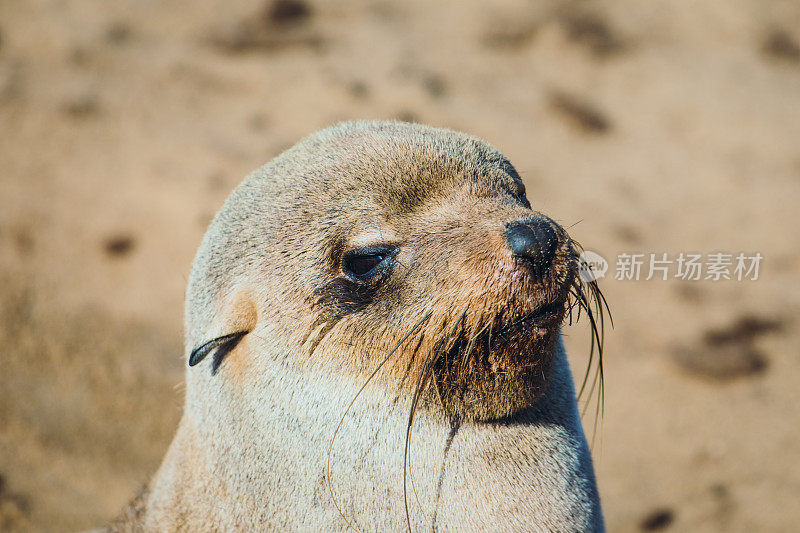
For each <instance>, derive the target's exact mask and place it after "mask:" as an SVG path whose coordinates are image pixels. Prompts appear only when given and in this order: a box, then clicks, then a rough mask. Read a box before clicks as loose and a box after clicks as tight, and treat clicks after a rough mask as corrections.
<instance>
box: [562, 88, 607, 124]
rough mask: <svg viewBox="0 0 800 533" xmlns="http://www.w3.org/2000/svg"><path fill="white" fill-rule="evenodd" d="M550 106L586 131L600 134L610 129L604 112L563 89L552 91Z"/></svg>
mask: <svg viewBox="0 0 800 533" xmlns="http://www.w3.org/2000/svg"><path fill="white" fill-rule="evenodd" d="M550 107H551V109H553V110H554V111H556V112H557V113H558V114H559V115H561V116H562V117H564V118H565V119H567V120H568V121H569V122H570V123H571V124H573V125H574V126H576V127H577V128H579V129H580V130H581V131H584V132H586V133H592V134H602V133H606V132H608V131H609V130H610V129H611V123H610V121H609V120H608V118H607V117H606V115H605V113H603V112H602V111H600V110H599V109H597V108H596V107H595V106H594V105H592V104H590V103H589V102H587V101H586V100H583V99H581V98H578V97H576V96H573V95H570V94H567V93H565V92H563V91H554V92H553V93H552V94H551V95H550Z"/></svg>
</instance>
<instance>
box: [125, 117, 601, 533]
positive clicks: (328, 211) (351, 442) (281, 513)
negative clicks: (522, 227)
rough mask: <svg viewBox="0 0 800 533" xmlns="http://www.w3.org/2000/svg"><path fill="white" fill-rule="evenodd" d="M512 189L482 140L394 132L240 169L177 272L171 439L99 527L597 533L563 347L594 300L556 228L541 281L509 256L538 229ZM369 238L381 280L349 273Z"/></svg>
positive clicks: (321, 144)
mask: <svg viewBox="0 0 800 533" xmlns="http://www.w3.org/2000/svg"><path fill="white" fill-rule="evenodd" d="M524 192H525V189H524V186H523V184H522V180H521V179H520V177H519V175H518V174H517V172H516V170H515V169H514V167H513V166H512V165H511V163H510V162H509V161H508V160H507V159H506V158H505V157H504V156H503V155H502V154H501V153H500V152H498V151H497V150H495V149H494V148H492V147H491V146H489V145H488V144H487V143H485V142H484V141H481V140H479V139H477V138H475V137H471V136H468V135H465V134H462V133H457V132H453V131H449V130H442V129H436V128H430V127H426V126H422V125H412V124H405V123H399V122H356V123H344V124H340V125H337V126H334V127H333V128H329V129H327V130H323V131H321V132H318V133H316V134H314V135H312V136H310V137H308V138H306V139H304V140H303V141H301V142H300V143H298V144H297V145H296V146H294V147H293V148H290V149H289V150H287V151H286V152H284V153H283V154H281V155H280V156H278V157H277V158H276V159H274V160H273V161H272V162H270V163H268V164H267V165H265V166H264V167H262V168H261V169H259V170H257V171H255V172H254V173H252V174H251V175H250V176H248V177H247V179H245V181H244V182H243V183H242V184H241V185H240V186H239V187H238V188H237V189H236V190H235V191H234V192H233V193H232V194H231V196H230V197H229V198H228V200H227V201H226V202H225V205H224V206H223V207H222V209H221V210H220V212H219V213H218V214H217V215H216V217H215V218H214V220H213V222H212V223H211V226H210V227H209V230H208V232H207V233H206V236H205V237H204V239H203V242H202V244H201V246H200V249H199V250H198V253H197V256H196V258H195V261H194V264H193V267H192V273H191V276H190V278H189V284H188V288H187V293H186V315H185V342H186V355H187V358H188V359H190V362H191V363H192V364H193V366H191V367H187V374H186V382H187V386H186V400H185V409H184V415H183V418H182V421H181V424H180V427H179V429H178V432H177V435H176V437H175V440H174V441H173V444H172V446H171V447H170V450H169V452H168V454H167V456H166V457H165V459H164V462H163V463H162V465H161V468H160V469H159V471H158V473H157V474H156V476H155V477H154V478H153V480H152V481H151V482H150V484H149V485H148V488H147V490H146V491H145V493H143V494H144V495H143V496H142V498H140V500H139V501H138V502H137V504H136V505H137V507H136V513H129V514H128V518H125V519H123V520H121V521H120V522H119V523H118V524H117V526H115V527H118V529H121V530H124V529H126V528H130V529H136V527H140V526H141V527H144V528H145V529H152V530H176V529H190V530H193V529H201V530H202V529H244V530H248V529H250V530H261V529H265V528H267V529H269V528H274V529H279V530H286V529H288V530H321V529H322V530H333V531H338V530H345V529H348V527H349V525H348V524H350V525H353V526H354V527H356V528H357V529H360V530H370V531H371V530H375V531H383V530H400V529H405V528H406V527H410V528H412V529H413V530H414V531H418V530H430V529H431V528H432V527H435V528H436V529H437V530H458V529H471V530H526V531H528V530H531V531H598V530H602V528H603V525H602V514H601V511H600V504H599V496H598V494H597V489H596V484H595V480H594V472H593V469H592V462H591V457H590V455H589V451H588V447H587V444H586V439H585V437H584V434H583V430H582V428H581V424H580V418H579V416H578V412H577V404H576V400H575V391H574V388H573V383H572V377H571V374H570V372H569V367H568V364H567V361H566V353H565V351H564V348H563V344H562V342H561V336H560V325H561V322H562V321H563V320H564V318H565V317H566V316H568V314H569V313H571V311H572V309H573V306H574V304H575V303H576V301H578V302H589V301H590V297H589V296H586V295H585V294H584V293H583V292H581V293H580V294H581V295H583V296H582V297H583V298H584V300H580V297H579V296H578V295H577V292H576V291H578V290H579V288H580V285H579V284H578V281H576V268H577V263H576V247H575V246H576V245H575V244H574V243H573V242H572V240H571V239H570V238H569V236H568V235H567V234H566V232H565V231H563V229H561V228H560V227H559V226H557V225H555V226H554V228H555V229H554V231H556V232H557V239H556V242H555V245H554V248H553V250H552V257H551V258H550V263H549V265H548V267H547V270H546V272H534V271H533V270H532V269H530V268H528V267H526V266H525V265H523V264H521V263H520V261H519V258H518V257H515V256H514V254H513V253H512V251H511V250H510V249H509V246H508V243H507V240H506V237H505V236H504V230H505V228H506V227H507V224H509V223H513V222H514V221H519V220H524V219H527V218H530V217H542V218H544V215H542V214H540V213H537V212H536V211H533V210H532V209H531V205H530V204H529V203H528V200H527V198H526V197H525V195H524ZM534 203H535V202H534ZM548 220H550V219H548ZM553 224H555V223H553ZM370 246H380V247H382V248H381V249H385V250H391V254H388V253H387V258H390V259H387V261H389V260H390V262H388V263H382V266H381V268H382V270H381V271H380V274H381V275H380V276H376V277H375V278H374V279H373V278H371V277H369V276H366V277H364V278H357V277H353V276H348V274H347V272H345V271H343V267H342V261H343V258H344V257H346V256H347V254H348V253H351V252H352V251H353V250H359V249H364V248H365V247H366V248H368V247H370ZM592 294H593V293H592ZM580 308H586V309H588V303H581V304H580ZM242 310H245V311H242ZM593 323H594V322H593ZM234 339H235V342H233V341H234ZM599 340H600V339H599V338H598V341H599ZM221 348H225V349H226V350H220V349H221ZM211 354H215V356H214V357H206V356H207V355H211ZM410 409H411V411H409V410H410ZM409 412H411V418H409ZM412 429H413V435H412ZM334 435H336V438H335V440H334V439H333V436H334ZM409 458H412V459H413V461H412V462H407V461H408V459H409ZM406 472H407V473H408V475H409V476H408V478H409V479H413V481H415V484H414V492H415V493H416V494H417V496H418V497H419V504H417V502H416V499H415V498H411V499H407V496H408V495H409V494H410V493H409V490H408V487H407V486H406V485H405V480H406ZM412 474H413V478H412V477H411V476H412ZM334 495H335V497H332V496H334ZM404 501H406V503H407V504H409V505H408V506H407V508H406V509H404V507H405V506H404V504H403V502H404ZM409 502H410V503H409ZM134 515H135V516H134ZM131 516H134V517H133V518H131Z"/></svg>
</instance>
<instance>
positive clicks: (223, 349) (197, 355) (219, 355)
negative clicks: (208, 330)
mask: <svg viewBox="0 0 800 533" xmlns="http://www.w3.org/2000/svg"><path fill="white" fill-rule="evenodd" d="M248 333H250V332H249V331H238V332H236V333H230V334H228V335H223V336H222V337H217V338H216V339H213V340H210V341H208V342H207V343H205V344H202V345H200V346H198V347H197V348H195V349H194V350H192V353H191V355H190V356H189V366H195V365H196V364H197V363H199V362H200V361H202V360H203V359H205V358H206V356H207V355H208V354H210V353H211V352H214V361H213V362H212V363H211V375H212V376H213V375H214V374H216V373H217V370H218V369H219V365H221V364H222V360H223V359H225V356H226V355H228V353H230V351H231V350H233V349H234V348H236V345H237V344H239V341H240V340H242V337H244V336H245V335H247V334H248Z"/></svg>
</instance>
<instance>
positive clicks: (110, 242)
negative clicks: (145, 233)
mask: <svg viewBox="0 0 800 533" xmlns="http://www.w3.org/2000/svg"><path fill="white" fill-rule="evenodd" d="M135 244H136V241H135V240H134V238H133V237H131V236H130V235H114V236H112V237H109V238H107V239H106V240H105V242H104V243H103V249H104V250H105V251H106V253H107V254H108V255H110V256H111V257H123V256H125V255H128V254H129V253H131V251H133V248H134V245H135Z"/></svg>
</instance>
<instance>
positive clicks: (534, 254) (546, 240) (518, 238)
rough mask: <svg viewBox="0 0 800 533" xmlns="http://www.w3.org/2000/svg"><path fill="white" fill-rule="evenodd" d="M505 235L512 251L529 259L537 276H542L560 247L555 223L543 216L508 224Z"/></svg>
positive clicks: (517, 255)
mask: <svg viewBox="0 0 800 533" xmlns="http://www.w3.org/2000/svg"><path fill="white" fill-rule="evenodd" d="M504 236H505V238H506V243H507V244H508V248H509V249H510V250H511V253H512V254H514V255H515V256H516V257H520V258H524V259H527V260H528V262H529V263H530V265H531V266H532V267H533V271H534V273H535V274H536V277H539V278H540V277H542V276H543V275H544V273H545V272H546V271H547V269H548V268H549V267H550V263H552V262H553V256H555V254H556V248H557V247H558V233H557V232H556V229H555V228H554V227H553V224H552V223H551V222H550V221H549V220H546V219H543V218H526V219H522V220H518V221H516V222H511V223H509V224H507V225H506V231H505V233H504Z"/></svg>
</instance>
